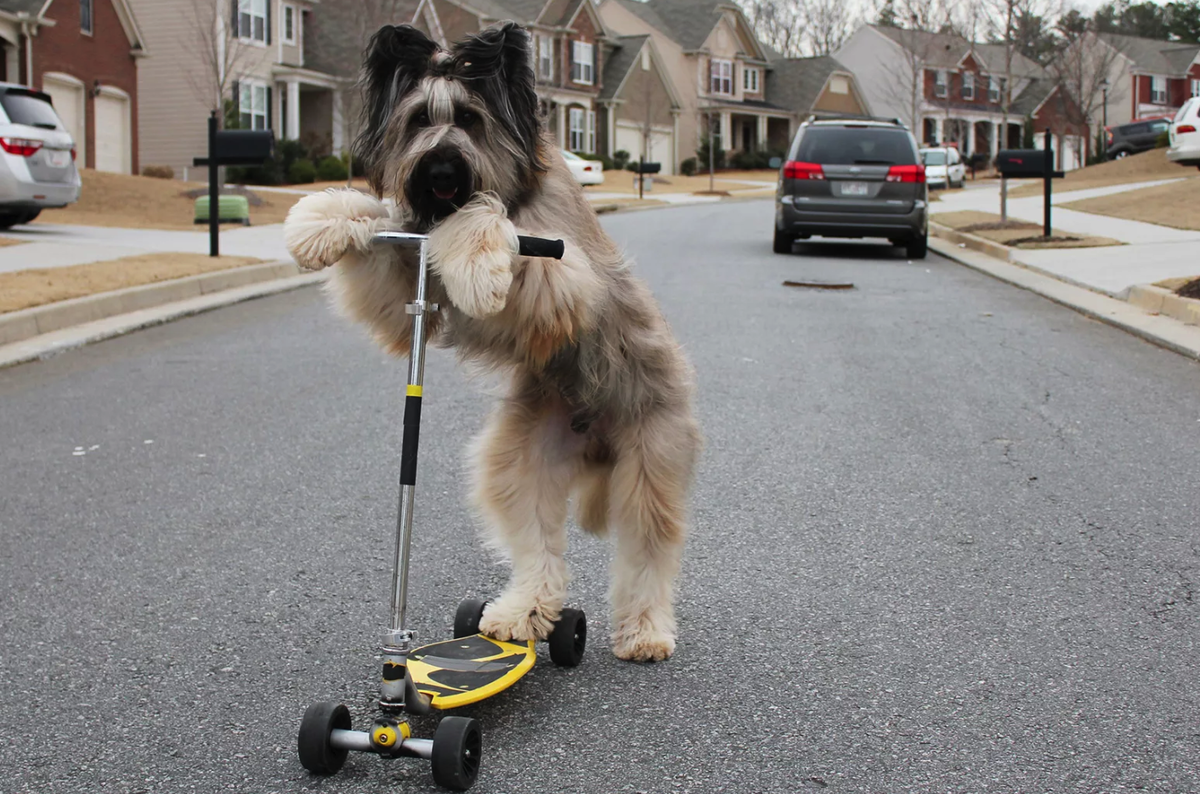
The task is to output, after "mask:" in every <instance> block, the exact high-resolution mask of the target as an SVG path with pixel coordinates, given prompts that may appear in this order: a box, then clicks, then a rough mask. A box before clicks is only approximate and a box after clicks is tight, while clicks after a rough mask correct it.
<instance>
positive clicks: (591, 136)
mask: <svg viewBox="0 0 1200 794" xmlns="http://www.w3.org/2000/svg"><path fill="white" fill-rule="evenodd" d="M583 150H584V151H585V152H587V153H588V154H595V153H596V111H594V110H589V111H588V112H587V140H586V141H584V146H583Z"/></svg>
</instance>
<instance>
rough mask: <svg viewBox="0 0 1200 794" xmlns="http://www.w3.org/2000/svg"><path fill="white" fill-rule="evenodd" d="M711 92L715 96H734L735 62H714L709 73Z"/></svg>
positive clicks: (714, 60)
mask: <svg viewBox="0 0 1200 794" xmlns="http://www.w3.org/2000/svg"><path fill="white" fill-rule="evenodd" d="M709 76H710V79H709V89H708V90H709V91H711V92H712V93H714V94H725V95H726V96H731V95H732V94H733V61H718V60H716V59H715V58H714V59H713V61H712V64H711V67H710V72H709Z"/></svg>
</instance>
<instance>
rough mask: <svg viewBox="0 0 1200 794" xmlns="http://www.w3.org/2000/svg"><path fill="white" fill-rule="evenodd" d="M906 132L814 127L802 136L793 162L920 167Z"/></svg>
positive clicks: (866, 128)
mask: <svg viewBox="0 0 1200 794" xmlns="http://www.w3.org/2000/svg"><path fill="white" fill-rule="evenodd" d="M916 154H917V153H916V151H914V149H913V145H912V143H911V142H910V141H909V138H908V133H907V132H904V131H903V130H896V129H883V128H875V127H812V128H811V129H809V130H806V131H805V132H804V133H803V134H802V135H801V136H800V145H799V146H798V147H797V149H796V153H795V154H794V155H792V158H791V159H793V160H799V161H800V162H803V163H820V164H821V165H916V164H917V159H916Z"/></svg>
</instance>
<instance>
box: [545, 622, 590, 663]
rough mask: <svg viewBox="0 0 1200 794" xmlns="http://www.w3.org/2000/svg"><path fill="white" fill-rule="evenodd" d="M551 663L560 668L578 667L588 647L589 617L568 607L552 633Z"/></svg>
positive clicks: (550, 640) (550, 641)
mask: <svg viewBox="0 0 1200 794" xmlns="http://www.w3.org/2000/svg"><path fill="white" fill-rule="evenodd" d="M549 644H550V661H552V662H554V663H555V664H556V665H558V666H559V667H578V666H579V663H580V662H582V661H583V651H584V649H585V648H586V647H587V616H585V615H584V614H583V610H581V609H571V608H570V607H566V608H564V609H563V611H562V614H561V615H559V618H558V622H557V623H555V624H554V630H553V631H551V632H550V639H549Z"/></svg>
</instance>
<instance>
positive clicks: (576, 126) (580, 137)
mask: <svg viewBox="0 0 1200 794" xmlns="http://www.w3.org/2000/svg"><path fill="white" fill-rule="evenodd" d="M570 116H571V140H570V141H568V142H567V143H568V145H567V148H568V149H570V150H571V151H573V152H581V151H583V144H584V138H585V137H587V127H586V126H585V124H586V123H587V122H586V116H587V113H586V111H584V109H583V108H571V110H570Z"/></svg>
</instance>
